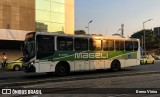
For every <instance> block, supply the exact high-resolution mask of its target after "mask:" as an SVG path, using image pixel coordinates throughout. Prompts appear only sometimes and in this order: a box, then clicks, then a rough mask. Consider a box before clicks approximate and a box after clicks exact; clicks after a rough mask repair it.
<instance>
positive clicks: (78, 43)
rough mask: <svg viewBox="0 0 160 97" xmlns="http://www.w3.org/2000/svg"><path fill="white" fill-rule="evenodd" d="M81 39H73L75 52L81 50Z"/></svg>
mask: <svg viewBox="0 0 160 97" xmlns="http://www.w3.org/2000/svg"><path fill="white" fill-rule="evenodd" d="M81 47H82V46H81V39H80V38H75V39H74V48H75V50H81Z"/></svg>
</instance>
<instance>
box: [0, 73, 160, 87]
mask: <svg viewBox="0 0 160 97" xmlns="http://www.w3.org/2000/svg"><path fill="white" fill-rule="evenodd" d="M155 73H160V71H149V72H135V73H124V74H111V75H108V76H107V75H106V74H105V75H100V76H95V75H92V76H84V77H70V78H56V79H46V80H37V81H28V82H15V83H3V84H0V87H1V88H6V87H7V88H8V87H17V86H18V87H19V86H25V85H36V84H42V83H43V84H44V83H47V82H64V81H73V80H87V79H96V78H111V77H123V76H134V75H146V74H155Z"/></svg>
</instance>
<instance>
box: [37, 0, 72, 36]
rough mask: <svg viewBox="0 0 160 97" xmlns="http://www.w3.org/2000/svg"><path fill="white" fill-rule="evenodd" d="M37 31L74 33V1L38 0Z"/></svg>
mask: <svg viewBox="0 0 160 97" xmlns="http://www.w3.org/2000/svg"><path fill="white" fill-rule="evenodd" d="M36 30H37V31H40V32H41V31H42V32H62V31H63V32H65V33H67V34H73V33H74V0H36Z"/></svg>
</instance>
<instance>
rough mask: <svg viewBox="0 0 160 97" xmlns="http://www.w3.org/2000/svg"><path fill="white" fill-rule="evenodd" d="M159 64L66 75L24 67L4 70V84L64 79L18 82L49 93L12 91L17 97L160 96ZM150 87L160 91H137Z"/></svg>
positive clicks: (1, 78)
mask: <svg viewBox="0 0 160 97" xmlns="http://www.w3.org/2000/svg"><path fill="white" fill-rule="evenodd" d="M159 68H160V62H159V61H158V62H156V63H155V64H147V65H140V66H136V67H129V68H125V69H123V70H122V71H119V72H110V71H92V72H81V73H80V72H79V73H72V74H71V75H69V76H65V77H55V76H48V75H46V74H26V73H24V72H22V71H19V72H12V71H9V72H7V71H1V72H0V82H1V83H0V84H3V83H6V82H18V81H20V82H23V81H29V80H30V81H34V80H46V79H61V80H60V81H59V80H57V81H55V82H46V83H41V84H33V85H22V86H18V88H25V89H26V88H31V89H32V88H36V89H38V88H39V89H42V90H43V91H44V93H47V94H43V95H29V96H28V95H12V96H15V97H21V96H23V97H160V95H159V94H160V84H159V83H160V73H158V72H159V71H160V70H159ZM147 72H148V73H147ZM150 72H151V73H150ZM152 72H153V73H152ZM154 72H155V73H154ZM156 72H157V73H156ZM143 73H144V74H143ZM86 76H87V78H86ZM62 78H63V81H62ZM73 78H78V79H73ZM79 78H81V79H79ZM64 79H65V80H64ZM66 79H73V80H66ZM15 88H16V87H15ZM47 88H50V89H47ZM157 89H158V90H157ZM147 90H152V91H153V90H154V91H157V92H158V93H159V94H157V93H150V94H148V93H147V94H146V93H138V94H136V91H139V92H144V91H147ZM43 91H42V93H43ZM2 96H4V97H8V96H10V95H7V96H6V95H1V97H2Z"/></svg>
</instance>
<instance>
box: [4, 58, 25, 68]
mask: <svg viewBox="0 0 160 97" xmlns="http://www.w3.org/2000/svg"><path fill="white" fill-rule="evenodd" d="M22 59H23V57H20V58H18V59H17V60H14V61H11V62H9V63H8V64H7V67H6V68H7V70H14V71H19V70H21V69H22Z"/></svg>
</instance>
